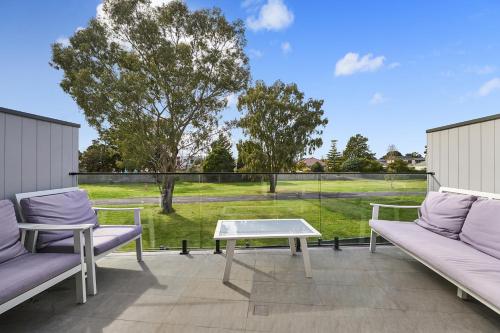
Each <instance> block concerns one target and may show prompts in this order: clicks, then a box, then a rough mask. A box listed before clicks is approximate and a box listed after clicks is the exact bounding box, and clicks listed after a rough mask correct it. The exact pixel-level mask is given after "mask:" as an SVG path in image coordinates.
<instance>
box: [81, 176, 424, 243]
mask: <svg viewBox="0 0 500 333" xmlns="http://www.w3.org/2000/svg"><path fill="white" fill-rule="evenodd" d="M166 176H167V175H162V176H157V175H152V174H140V173H126V174H113V173H108V174H106V173H101V174H96V173H80V174H78V183H79V186H80V187H81V188H83V189H85V190H87V192H88V193H89V196H90V199H91V200H92V201H93V204H94V205H95V206H106V207H137V206H140V207H143V208H144V209H143V210H142V213H141V220H142V225H143V228H144V229H143V247H144V249H145V250H149V251H158V250H168V249H178V248H180V247H181V244H182V241H183V240H186V241H187V244H188V247H189V248H190V249H213V248H214V247H215V242H214V240H213V234H214V230H215V226H216V224H217V221H218V220H220V219H254V218H259V219H276V218H303V219H305V220H307V222H309V223H310V224H311V225H312V226H313V227H314V228H316V229H317V230H318V231H319V232H320V233H321V234H322V238H321V239H320V240H318V239H310V241H311V242H312V243H314V244H318V241H319V243H320V244H324V245H332V244H333V242H334V241H335V240H336V239H337V240H338V242H339V244H363V243H367V241H368V240H367V237H368V236H369V234H370V228H369V227H368V220H369V219H370V216H371V207H370V205H369V204H370V202H379V203H387V204H399V205H415V204H420V203H421V202H422V200H423V199H424V197H425V194H426V192H427V177H432V176H431V175H427V174H422V173H418V174H415V173H410V174H363V173H298V174H286V173H284V174H275V177H276V178H277V183H276V184H277V185H276V193H269V177H270V175H269V174H265V173H260V174H259V173H236V174H234V173H219V174H210V173H208V174H207V173H205V174H203V173H191V174H190V173H177V174H173V175H171V176H173V177H175V189H174V199H173V207H174V209H175V212H174V213H171V214H163V213H162V211H161V207H160V196H161V193H160V190H159V187H158V184H157V182H160V183H161V182H162V181H163V177H166ZM99 214H100V215H99V220H100V223H101V224H127V223H132V221H131V219H130V215H129V214H128V213H116V212H100V213H99ZM381 216H382V218H385V219H396V220H406V221H413V220H414V219H415V218H416V217H417V214H416V211H403V210H401V211H400V210H382V211H381ZM221 245H222V246H224V245H225V244H224V243H221ZM287 245H288V243H287V241H286V239H285V240H283V239H278V240H244V241H239V242H238V243H237V246H239V247H261V246H266V247H269V246H287ZM129 249H131V250H132V249H133V246H131V247H130V248H129Z"/></svg>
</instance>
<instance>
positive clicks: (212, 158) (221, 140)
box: [203, 134, 236, 172]
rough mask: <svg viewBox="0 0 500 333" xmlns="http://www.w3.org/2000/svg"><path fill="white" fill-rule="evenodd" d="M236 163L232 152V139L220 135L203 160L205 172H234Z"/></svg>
mask: <svg viewBox="0 0 500 333" xmlns="http://www.w3.org/2000/svg"><path fill="white" fill-rule="evenodd" d="M235 167H236V164H235V162H234V158H233V156H232V154H231V141H229V139H228V138H227V137H226V136H224V135H222V134H221V135H219V137H218V139H217V140H216V141H214V142H213V143H212V145H211V149H210V152H209V153H208V156H207V158H206V159H205V161H203V171H204V172H233V171H234V168H235Z"/></svg>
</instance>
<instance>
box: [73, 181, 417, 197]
mask: <svg viewBox="0 0 500 333" xmlns="http://www.w3.org/2000/svg"><path fill="white" fill-rule="evenodd" d="M426 186H427V183H426V180H425V179H416V180H396V181H392V182H390V181H387V180H365V179H360V180H323V181H321V183H319V182H318V181H316V180H301V181H279V182H278V187H277V191H278V192H279V193H290V192H294V193H296V192H318V191H319V190H320V189H321V191H322V192H378V191H399V192H414V191H422V192H425V191H426ZM80 187H81V188H84V189H86V190H87V191H88V193H89V195H90V197H91V199H114V198H115V199H123V198H138V197H158V196H160V192H159V189H158V186H156V185H155V184H143V183H141V184H80ZM268 190H269V185H268V183H266V182H235V183H196V182H185V181H184V182H183V181H178V182H176V185H175V191H174V195H175V196H219V197H224V196H237V195H258V194H261V195H263V194H266V193H267V191H268Z"/></svg>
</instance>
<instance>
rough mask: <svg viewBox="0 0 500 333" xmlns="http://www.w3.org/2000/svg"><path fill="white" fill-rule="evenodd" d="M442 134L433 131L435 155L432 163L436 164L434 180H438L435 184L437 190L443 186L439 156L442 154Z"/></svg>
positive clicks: (433, 154)
mask: <svg viewBox="0 0 500 333" xmlns="http://www.w3.org/2000/svg"><path fill="white" fill-rule="evenodd" d="M439 139H440V135H439V132H434V133H432V150H433V151H432V156H433V159H432V160H433V162H432V165H433V166H434V173H435V175H434V181H435V182H437V184H435V186H436V188H435V189H436V190H437V188H439V187H440V186H441V168H440V160H439V156H440V155H441V154H440V153H441V143H440V140H439Z"/></svg>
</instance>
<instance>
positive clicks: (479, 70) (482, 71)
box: [465, 65, 497, 75]
mask: <svg viewBox="0 0 500 333" xmlns="http://www.w3.org/2000/svg"><path fill="white" fill-rule="evenodd" d="M496 70H497V69H496V67H495V66H489V65H486V66H471V67H467V68H466V70H465V71H466V72H467V73H474V74H477V75H486V74H491V73H494V72H496Z"/></svg>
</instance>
